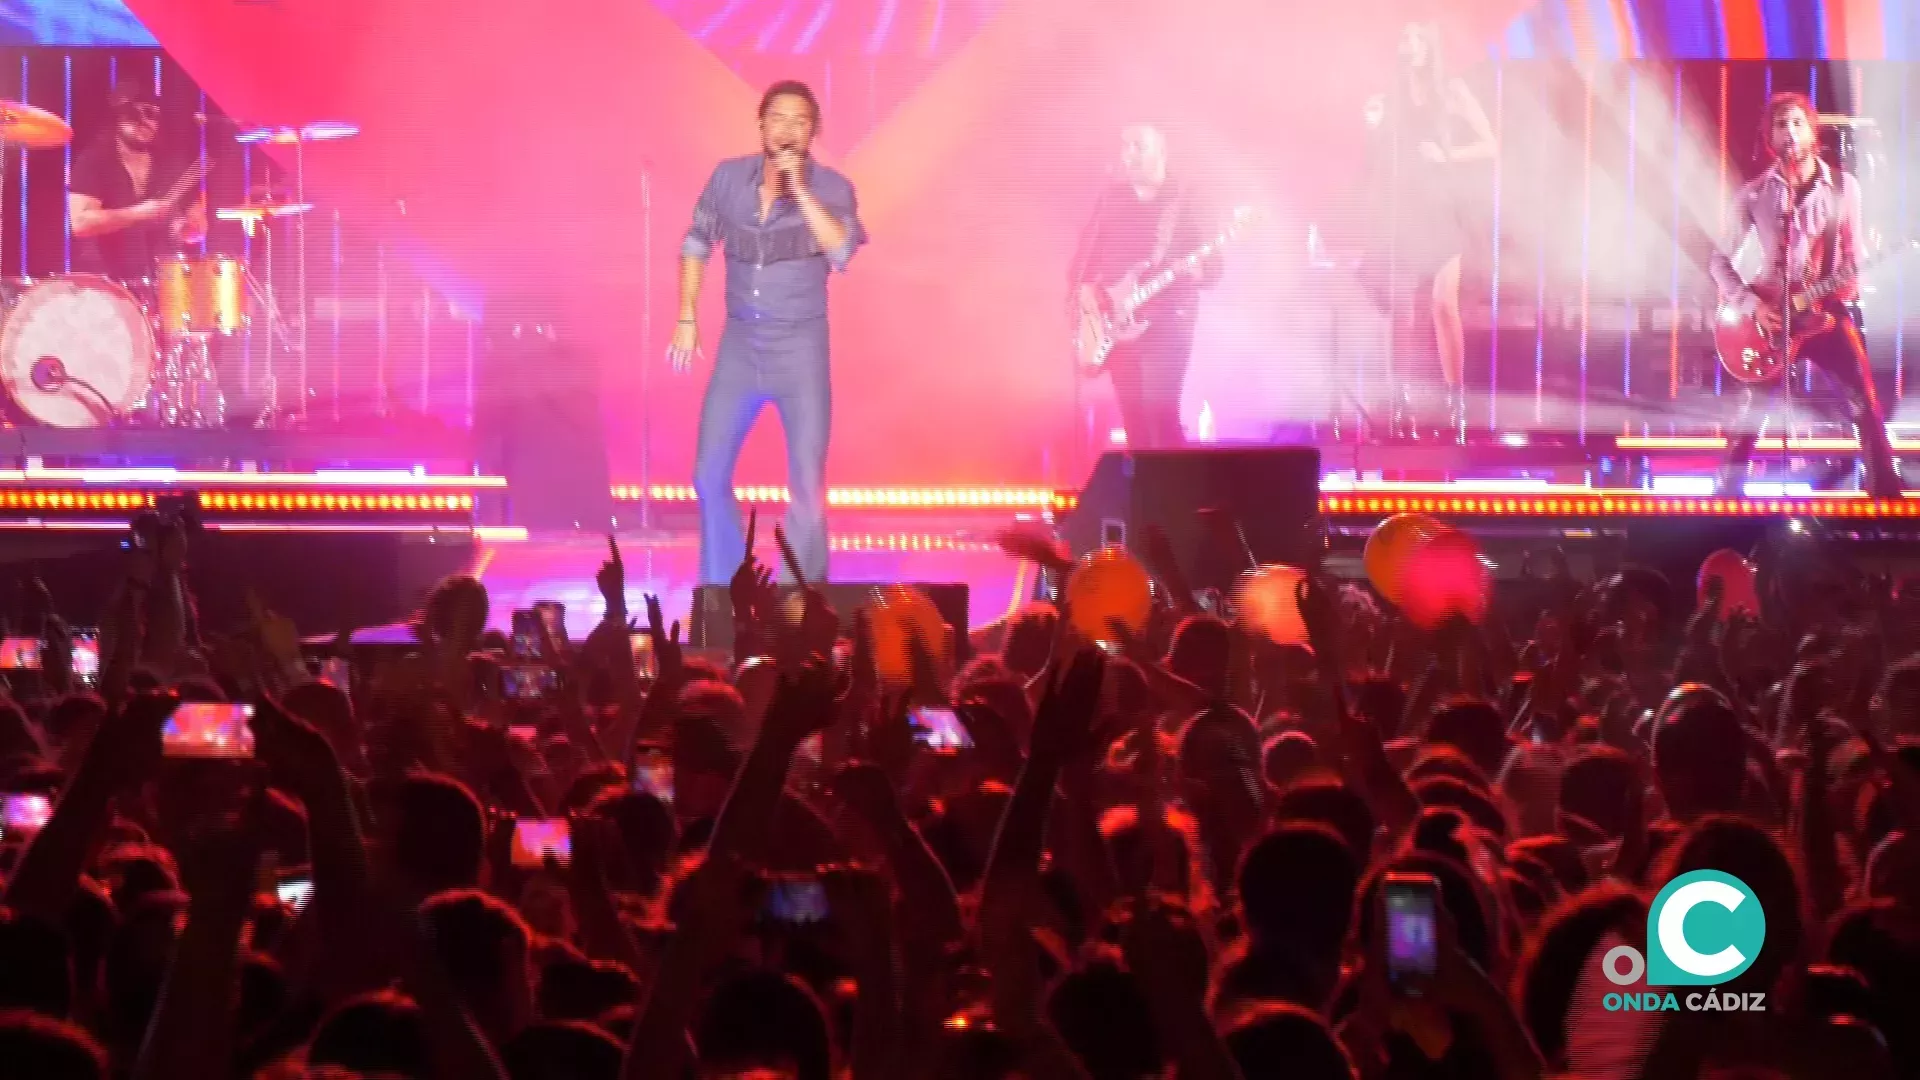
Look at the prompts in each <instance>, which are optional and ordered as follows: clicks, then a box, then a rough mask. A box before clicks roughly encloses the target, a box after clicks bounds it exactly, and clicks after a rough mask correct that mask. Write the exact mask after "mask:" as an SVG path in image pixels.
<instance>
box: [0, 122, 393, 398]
mask: <svg viewBox="0 0 1920 1080" xmlns="http://www.w3.org/2000/svg"><path fill="white" fill-rule="evenodd" d="M358 132H359V129H357V128H355V127H353V126H351V125H348V124H337V123H317V124H309V125H306V126H305V127H297V128H291V127H273V128H262V129H257V130H251V131H242V132H240V133H239V134H238V135H237V136H236V142H238V143H241V144H269V145H278V146H291V147H292V148H293V157H294V170H293V173H294V176H293V180H294V188H293V190H292V191H291V192H283V191H280V190H277V189H274V188H269V187H255V188H252V189H250V190H249V191H248V192H247V197H246V198H245V199H244V200H243V201H242V202H241V203H240V205H238V206H230V207H224V208H221V209H218V210H216V211H215V212H214V217H215V218H216V219H217V220H221V221H232V222H237V223H239V224H240V225H241V226H242V228H244V229H245V230H246V234H247V235H248V236H249V237H253V236H255V235H256V233H258V234H260V235H261V236H262V238H263V244H264V247H263V252H264V254H263V258H262V260H261V262H262V263H263V265H264V268H265V269H264V273H263V274H262V275H261V276H258V277H256V275H255V274H254V273H253V272H252V270H251V268H250V267H249V265H248V263H247V262H246V261H245V260H242V259H239V258H236V257H234V256H231V255H221V254H180V255H175V256H170V257H165V258H162V259H161V260H160V262H159V265H158V266H157V267H156V268H155V271H154V276H153V277H152V278H151V279H149V280H143V281H133V282H121V281H114V280H112V279H109V278H105V277H100V276H97V275H92V274H62V275H57V276H51V277H45V278H39V279H31V280H23V279H12V280H7V281H3V282H0V390H4V391H5V393H6V396H7V397H8V398H9V399H10V400H11V403H12V405H13V406H14V408H15V411H16V413H17V418H19V419H22V420H24V421H26V422H28V423H37V424H41V425H45V426H47V427H55V428H93V427H106V426H123V425H126V426H149V427H162V428H217V427H225V426H227V409H226V405H227V402H226V395H225V393H224V392H223V389H222V386H221V379H220V375H219V373H218V371H217V370H216V367H215V364H214V356H213V353H214V343H215V342H216V341H217V340H219V339H222V338H229V337H232V336H233V335H235V334H239V333H242V332H244V331H248V330H253V329H258V327H257V326H256V324H255V321H254V320H255V317H256V314H258V315H260V316H262V317H264V320H265V329H266V332H267V334H268V338H269V346H268V348H267V349H266V356H267V360H266V364H265V367H264V371H263V373H262V375H261V378H260V389H261V390H262V391H263V392H264V404H263V406H262V408H261V411H260V413H259V414H258V416H257V417H255V419H254V420H253V425H254V426H256V427H279V426H292V425H297V424H299V423H300V422H301V421H303V420H304V414H305V409H304V399H305V392H304V390H303V391H301V394H300V397H301V404H299V405H296V406H295V407H294V408H292V409H289V410H287V411H285V412H283V411H282V408H281V403H280V396H279V384H280V378H281V376H282V375H283V374H287V373H283V372H281V371H280V370H279V364H278V363H277V361H276V358H278V357H286V358H290V359H291V360H292V361H293V362H294V363H295V364H296V365H297V366H296V370H295V371H294V372H292V373H291V374H292V375H293V376H294V378H295V380H296V382H297V385H299V386H302V387H304V386H305V385H306V368H307V362H306V356H307V349H306V346H307V341H306V323H307V319H306V318H304V317H299V318H296V319H293V320H289V319H287V318H286V317H285V315H284V314H283V313H282V311H281V308H280V304H279V296H280V295H281V294H279V293H276V291H275V288H274V281H273V267H274V264H275V260H274V258H273V240H274V235H275V233H276V232H280V231H283V229H282V226H286V225H290V226H291V230H292V233H293V241H294V245H295V252H296V258H297V262H296V266H297V268H298V271H297V274H296V277H297V280H296V281H295V282H294V283H293V284H294V290H293V291H294V310H295V311H297V312H301V313H305V312H306V311H307V310H308V301H307V281H306V259H305V253H306V246H307V243H306V218H307V214H308V212H309V211H311V210H312V209H313V206H312V204H310V203H308V202H307V201H306V198H305V189H306V164H305V153H306V145H307V144H308V143H317V142H329V141H333V140H336V139H344V138H349V137H351V136H353V135H356V134H358ZM72 139H73V129H72V128H71V127H70V126H69V125H68V124H67V123H66V122H65V121H64V120H62V119H61V118H60V117H58V116H55V115H54V114H53V113H50V112H47V111H46V110H44V109H39V108H35V107H33V106H31V105H26V104H22V103H20V102H13V101H0V149H4V148H5V147H7V146H18V147H21V148H23V149H26V150H39V149H50V148H58V147H62V146H66V145H67V144H68V143H70V142H71V141H72ZM0 173H4V170H0ZM4 179H5V178H4V175H0V184H3V183H4Z"/></svg>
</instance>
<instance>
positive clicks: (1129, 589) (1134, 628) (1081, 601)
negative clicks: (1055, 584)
mask: <svg viewBox="0 0 1920 1080" xmlns="http://www.w3.org/2000/svg"><path fill="white" fill-rule="evenodd" d="M1067 608H1068V612H1069V616H1070V617H1071V618H1072V619H1073V628H1074V629H1075V630H1077V631H1079V632H1080V636H1081V637H1084V638H1086V639H1087V640H1088V641H1107V642H1111V641H1112V640H1113V628H1112V627H1111V626H1109V625H1108V620H1110V619H1118V620H1119V621H1120V625H1121V626H1124V627H1126V628H1127V629H1128V630H1129V631H1131V632H1132V633H1135V634H1137V633H1139V632H1140V631H1142V630H1144V629H1145V628H1146V625H1147V616H1148V615H1150V614H1152V612H1153V583H1152V579H1151V578H1149V577H1148V576H1147V571H1146V569H1145V568H1144V567H1142V566H1141V565H1140V564H1139V563H1138V562H1136V561H1134V558H1133V556H1131V555H1129V554H1127V552H1126V549H1125V548H1118V547H1110V548H1102V549H1101V550H1099V551H1096V552H1094V553H1093V554H1091V555H1088V556H1087V557H1086V558H1084V559H1081V560H1080V565H1079V566H1077V567H1075V568H1074V570H1073V574H1072V575H1071V576H1069V577H1068V578H1067Z"/></svg>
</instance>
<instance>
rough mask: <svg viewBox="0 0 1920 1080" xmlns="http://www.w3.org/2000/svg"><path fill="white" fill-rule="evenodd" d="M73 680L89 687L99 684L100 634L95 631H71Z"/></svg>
mask: <svg viewBox="0 0 1920 1080" xmlns="http://www.w3.org/2000/svg"><path fill="white" fill-rule="evenodd" d="M73 680H74V681H75V682H77V683H79V684H80V685H81V686H84V687H87V688H89V689H92V688H93V687H97V686H99V685H100V635H99V634H98V633H97V632H95V631H92V630H75V631H74V632H73Z"/></svg>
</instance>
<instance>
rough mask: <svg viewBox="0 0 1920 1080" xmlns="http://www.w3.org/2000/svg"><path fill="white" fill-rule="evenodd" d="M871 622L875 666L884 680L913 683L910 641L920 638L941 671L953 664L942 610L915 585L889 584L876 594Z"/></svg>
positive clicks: (869, 615) (874, 593) (869, 617)
mask: <svg viewBox="0 0 1920 1080" xmlns="http://www.w3.org/2000/svg"><path fill="white" fill-rule="evenodd" d="M867 618H868V622H869V623H870V624H871V625H872V627H873V663H874V666H875V667H876V668H878V669H879V672H880V678H881V680H882V681H884V682H887V683H889V684H892V685H895V686H905V685H906V684H908V683H910V682H912V681H913V653H912V652H911V651H910V649H909V648H908V645H909V642H910V641H911V640H912V638H913V637H914V636H915V635H918V636H919V638H920V640H921V642H922V643H923V644H924V645H925V647H926V650H927V654H928V655H929V656H931V657H932V658H933V662H934V664H935V666H936V667H937V668H939V669H940V670H942V671H944V670H946V668H947V666H948V663H949V662H950V656H951V653H952V642H950V641H948V640H947V624H946V623H945V621H943V620H942V619H941V618H940V609H939V608H936V607H934V606H933V601H932V600H930V599H928V598H927V594H926V593H923V592H921V591H920V590H919V589H916V588H914V587H913V586H911V585H887V586H883V587H881V588H877V589H875V590H874V591H873V602H872V603H871V604H869V605H868V606H867Z"/></svg>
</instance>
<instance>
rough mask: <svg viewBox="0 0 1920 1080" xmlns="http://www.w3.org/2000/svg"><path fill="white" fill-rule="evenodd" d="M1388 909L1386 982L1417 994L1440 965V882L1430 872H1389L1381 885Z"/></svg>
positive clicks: (1383, 903) (1384, 904)
mask: <svg viewBox="0 0 1920 1080" xmlns="http://www.w3.org/2000/svg"><path fill="white" fill-rule="evenodd" d="M1380 891H1381V903H1382V906H1383V907H1384V908H1385V910H1386V933H1387V983H1388V984H1389V985H1390V986H1392V987H1393V988H1394V990H1396V991H1397V992H1399V993H1401V994H1405V995H1407V996H1409V997H1418V996H1419V995H1420V993H1421V990H1422V989H1423V988H1424V987H1425V985H1426V983H1427V982H1428V981H1429V980H1431V979H1432V978H1433V973H1434V971H1435V970H1436V969H1437V968H1438V967H1439V965H1440V925H1439V920H1440V883H1439V882H1438V881H1437V880H1435V879H1434V877H1433V875H1431V874H1388V875H1387V879H1386V881H1385V882H1384V883H1383V884H1382V885H1381V887H1380Z"/></svg>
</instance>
